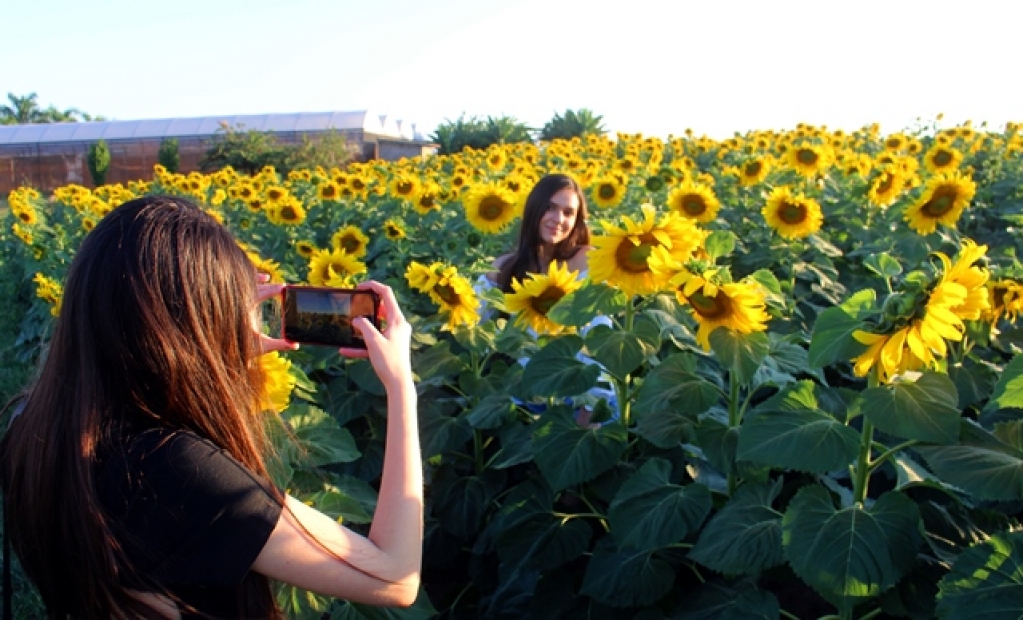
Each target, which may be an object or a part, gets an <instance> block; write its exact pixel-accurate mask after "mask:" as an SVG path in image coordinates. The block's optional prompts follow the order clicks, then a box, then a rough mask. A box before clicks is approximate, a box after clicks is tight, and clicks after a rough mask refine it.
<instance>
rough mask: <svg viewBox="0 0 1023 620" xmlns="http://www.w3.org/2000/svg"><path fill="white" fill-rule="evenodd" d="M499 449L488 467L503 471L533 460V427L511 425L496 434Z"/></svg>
mask: <svg viewBox="0 0 1023 620" xmlns="http://www.w3.org/2000/svg"><path fill="white" fill-rule="evenodd" d="M498 438H499V439H500V441H501V447H500V448H499V449H498V451H497V453H495V454H494V456H493V457H492V459H491V461H490V464H489V466H490V467H493V468H494V469H505V468H507V467H511V466H513V465H519V464H521V463H528V462H529V461H532V460H533V427H532V426H531V425H527V424H512V425H510V426H508V427H506V428H504V429H503V430H501V432H500V433H499V434H498Z"/></svg>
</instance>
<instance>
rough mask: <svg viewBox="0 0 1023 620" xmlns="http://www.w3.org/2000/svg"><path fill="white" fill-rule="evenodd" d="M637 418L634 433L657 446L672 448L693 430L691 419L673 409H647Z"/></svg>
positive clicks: (684, 439)
mask: <svg viewBox="0 0 1023 620" xmlns="http://www.w3.org/2000/svg"><path fill="white" fill-rule="evenodd" d="M637 418H638V422H637V423H636V427H635V428H634V429H633V430H634V431H635V433H636V434H637V435H639V436H640V437H642V438H643V439H646V440H647V441H649V442H650V443H652V444H653V445H655V446H657V447H658V448H674V447H676V446H678V445H679V444H680V443H682V442H684V441H686V439H687V438H688V437H690V436H691V435H692V432H693V427H694V423H693V420H692V419H691V418H688V417H686V416H685V415H683V414H681V413H678V412H675V411H666V410H661V411H649V412H647V413H644V414H643V415H641V416H637Z"/></svg>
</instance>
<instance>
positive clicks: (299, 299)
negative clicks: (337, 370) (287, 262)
mask: <svg viewBox="0 0 1023 620" xmlns="http://www.w3.org/2000/svg"><path fill="white" fill-rule="evenodd" d="M281 296H282V300H281V306H282V309H283V313H282V314H283V317H282V318H283V321H282V323H283V325H282V332H283V334H282V335H283V336H284V339H285V340H288V341H289V342H299V343H303V344H318V345H327V346H332V347H345V348H352V349H365V348H366V341H365V340H364V339H363V337H362V333H361V332H360V331H359V329H358V328H356V327H355V326H354V325H352V319H354V318H356V317H360V316H361V317H365V318H367V319H369V321H370V322H371V323H372V324H373V326H374V327H376V328H377V329H380V320H379V318H378V316H379V312H380V297H379V296H378V295H377V294H376V293H374V292H373V291H369V290H360V289H343V288H328V287H319V286H291V285H289V286H286V287H284V291H283V292H282V293H281Z"/></svg>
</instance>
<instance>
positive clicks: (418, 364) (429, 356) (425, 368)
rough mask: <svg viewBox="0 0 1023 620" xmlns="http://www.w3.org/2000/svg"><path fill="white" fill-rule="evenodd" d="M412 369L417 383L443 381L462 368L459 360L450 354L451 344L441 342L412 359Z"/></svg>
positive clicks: (445, 341)
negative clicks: (416, 377) (417, 380)
mask: <svg viewBox="0 0 1023 620" xmlns="http://www.w3.org/2000/svg"><path fill="white" fill-rule="evenodd" d="M412 367H413V368H414V369H415V371H416V375H417V376H418V379H419V383H424V382H434V383H436V382H438V380H439V381H444V380H445V379H446V378H448V377H451V376H453V375H457V374H458V373H459V372H460V371H461V370H462V367H463V363H462V360H461V358H459V357H458V356H457V355H455V354H454V353H452V352H451V343H450V342H448V341H447V340H444V341H441V342H439V343H437V344H435V345H433V346H432V347H430V348H429V349H426V350H425V351H423V352H421V353H419V354H418V355H415V356H414V357H413V365H412Z"/></svg>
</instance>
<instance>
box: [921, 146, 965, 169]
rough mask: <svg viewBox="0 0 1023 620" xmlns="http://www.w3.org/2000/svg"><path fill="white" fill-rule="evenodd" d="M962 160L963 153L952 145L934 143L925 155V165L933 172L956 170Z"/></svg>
mask: <svg viewBox="0 0 1023 620" xmlns="http://www.w3.org/2000/svg"><path fill="white" fill-rule="evenodd" d="M962 162H963V154H962V153H961V152H960V151H959V149H955V148H952V147H951V146H941V145H934V146H933V147H931V149H930V150H929V151H927V153H926V154H925V155H924V166H926V167H927V170H928V171H930V172H931V174H938V173H941V172H949V171H952V170H955V169H957V168H959V164H961V163H962Z"/></svg>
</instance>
